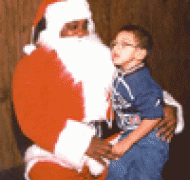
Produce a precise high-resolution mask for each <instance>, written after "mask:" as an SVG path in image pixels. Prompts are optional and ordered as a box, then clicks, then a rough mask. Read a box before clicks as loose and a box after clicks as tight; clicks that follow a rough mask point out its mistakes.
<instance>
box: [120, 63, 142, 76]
mask: <svg viewBox="0 0 190 180" xmlns="http://www.w3.org/2000/svg"><path fill="white" fill-rule="evenodd" d="M144 66H145V63H140V64H138V65H137V66H134V67H132V68H130V69H127V70H125V71H123V70H122V69H121V68H117V75H119V74H121V76H125V75H127V74H131V73H133V72H135V71H136V70H137V69H140V68H142V67H144Z"/></svg>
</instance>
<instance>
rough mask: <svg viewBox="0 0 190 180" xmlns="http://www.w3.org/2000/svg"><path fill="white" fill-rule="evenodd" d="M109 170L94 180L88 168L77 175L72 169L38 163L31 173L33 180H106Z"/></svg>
mask: <svg viewBox="0 0 190 180" xmlns="http://www.w3.org/2000/svg"><path fill="white" fill-rule="evenodd" d="M107 172H108V171H107V170H106V171H105V172H104V173H103V174H102V175H101V176H99V177H97V178H94V177H92V176H91V175H90V173H89V172H88V169H87V168H84V170H83V171H82V173H77V172H76V171H72V170H70V169H66V168H63V167H61V166H59V165H58V164H53V163H49V162H47V163H38V164H36V165H35V166H34V167H33V168H32V170H31V171H30V178H31V180H44V179H45V180H52V179H53V180H87V179H88V180H104V179H105V178H106V175H107Z"/></svg>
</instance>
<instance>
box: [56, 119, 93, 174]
mask: <svg viewBox="0 0 190 180" xmlns="http://www.w3.org/2000/svg"><path fill="white" fill-rule="evenodd" d="M94 135H95V130H94V129H92V128H91V127H88V126H86V125H85V124H82V123H80V122H77V121H72V120H68V121H67V125H66V127H65V128H64V129H63V131H62V132H61V133H60V135H59V138H58V141H57V144H56V145H55V154H56V155H57V156H59V157H60V158H62V159H64V160H65V161H68V162H69V163H70V164H72V166H73V168H74V169H76V170H78V171H81V170H82V168H83V165H84V162H85V156H84V154H85V152H86V150H87V148H88V146H89V144H90V142H91V138H92V137H93V136H94Z"/></svg>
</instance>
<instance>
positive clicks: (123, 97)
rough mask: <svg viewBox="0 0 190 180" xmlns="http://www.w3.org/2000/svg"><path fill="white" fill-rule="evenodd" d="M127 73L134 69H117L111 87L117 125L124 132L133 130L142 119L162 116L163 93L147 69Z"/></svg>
mask: <svg viewBox="0 0 190 180" xmlns="http://www.w3.org/2000/svg"><path fill="white" fill-rule="evenodd" d="M143 65H144V64H140V65H139V66H143ZM137 68H138V67H137ZM129 71H134V68H133V69H130V70H127V71H121V70H120V69H118V70H117V71H116V75H115V78H114V81H113V87H112V106H113V110H114V111H115V112H116V121H117V125H118V127H119V128H120V129H122V130H124V131H127V130H133V129H135V128H136V127H138V125H139V124H140V122H141V120H143V119H144V118H148V119H155V118H158V117H162V116H163V91H162V88H161V87H160V85H158V84H157V83H156V82H155V81H154V80H153V78H152V77H151V75H150V71H149V69H148V68H146V67H142V68H140V69H138V70H136V71H134V72H132V73H129V74H128V72H129Z"/></svg>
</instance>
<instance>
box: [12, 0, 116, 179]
mask: <svg viewBox="0 0 190 180" xmlns="http://www.w3.org/2000/svg"><path fill="white" fill-rule="evenodd" d="M72 2H75V5H77V8H76V7H75V8H74V9H73V10H74V12H75V13H76V14H75V15H73V14H72V12H67V17H65V16H64V15H65V14H64V13H65V11H64V10H65V9H67V8H68V7H70V6H71V5H72ZM76 2H77V4H76ZM69 3H70V4H69ZM64 8H65V9H64ZM69 13H70V14H69ZM60 17H61V18H60ZM45 18H46V21H47V24H46V26H47V27H46V29H45V30H44V31H43V32H42V33H41V34H40V38H39V42H40V45H41V46H40V47H38V48H36V49H35V50H34V49H33V51H32V52H30V54H29V55H27V56H25V57H24V58H23V59H21V60H20V62H19V63H18V65H17V67H16V69H15V73H14V80H13V100H14V105H15V111H16V114H17V118H18V121H19V124H20V127H21V129H22V131H23V132H24V134H25V135H26V136H27V137H29V138H30V139H32V140H33V141H34V143H35V145H33V146H32V147H30V148H29V149H28V150H27V152H26V156H25V160H26V164H27V166H26V178H27V179H30V178H31V179H32V180H33V179H38V180H40V179H90V178H92V179H93V177H91V176H90V175H88V173H86V171H87V169H86V168H84V167H85V166H87V167H88V168H90V172H91V173H92V174H93V175H97V174H99V173H102V172H103V170H104V168H103V166H101V165H100V164H99V163H97V162H96V161H94V160H92V159H91V158H89V157H87V156H86V155H85V152H86V150H87V149H88V147H89V144H90V142H91V139H92V137H93V136H94V135H95V130H94V129H93V128H92V127H91V126H89V125H88V123H89V121H92V120H102V119H105V118H106V111H107V109H108V106H109V101H108V98H107V97H108V92H109V88H110V87H111V82H112V74H113V72H114V67H113V65H112V62H111V58H110V51H109V49H108V48H107V47H106V46H105V45H103V44H102V43H101V41H99V40H97V41H93V40H92V39H96V38H95V36H94V38H92V37H91V38H88V37H85V38H80V39H78V38H76V37H73V38H71V37H69V38H60V37H59V32H60V30H61V28H62V27H63V25H64V24H65V23H66V22H70V21H72V20H77V19H85V18H86V19H89V18H90V13H89V9H88V4H87V3H86V1H83V0H77V1H74V0H69V1H68V2H57V3H53V4H50V5H48V7H47V8H46V12H45ZM59 18H60V19H61V20H60V21H59ZM55 20H56V21H59V22H55ZM102 177H103V176H102ZM102 177H100V178H102Z"/></svg>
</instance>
